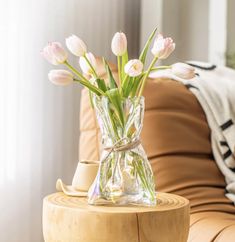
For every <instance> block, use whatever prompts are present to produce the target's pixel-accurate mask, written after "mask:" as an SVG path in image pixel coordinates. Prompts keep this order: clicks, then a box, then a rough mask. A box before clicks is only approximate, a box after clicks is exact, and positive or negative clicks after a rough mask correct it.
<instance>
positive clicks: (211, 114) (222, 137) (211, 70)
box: [152, 62, 235, 203]
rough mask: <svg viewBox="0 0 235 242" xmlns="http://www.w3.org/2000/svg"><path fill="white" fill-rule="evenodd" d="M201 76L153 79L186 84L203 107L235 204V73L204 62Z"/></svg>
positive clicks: (166, 72) (199, 66)
mask: <svg viewBox="0 0 235 242" xmlns="http://www.w3.org/2000/svg"><path fill="white" fill-rule="evenodd" d="M189 63H190V64H191V65H194V66H197V67H196V72H197V73H198V76H196V77H195V78H193V79H191V80H184V79H181V78H178V77H177V76H175V75H173V74H172V72H171V71H170V70H164V71H159V72H156V73H153V74H152V77H155V78H156V77H165V78H171V79H173V80H176V81H180V82H182V83H183V84H184V85H185V86H187V87H188V88H189V90H190V91H191V92H192V93H193V94H194V95H195V96H196V98H197V100H198V101H199V103H200V104H201V106H202V108H203V110H204V112H205V114H206V117H207V121H208V125H209V127H210V129H211V145H212V151H213V155H214V158H215V160H216V163H217V165H218V167H219V169H220V170H221V172H222V173H223V174H224V176H225V180H226V183H227V186H226V196H227V197H228V198H229V199H231V200H232V201H233V202H234V203H235V71H234V70H232V69H230V68H227V67H222V66H218V67H216V66H213V65H211V64H208V63H202V62H189Z"/></svg>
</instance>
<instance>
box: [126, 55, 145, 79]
mask: <svg viewBox="0 0 235 242" xmlns="http://www.w3.org/2000/svg"><path fill="white" fill-rule="evenodd" d="M142 70H143V63H142V62H141V61H140V60H137V59H134V60H129V61H128V62H127V63H126V65H125V67H124V71H125V73H126V74H127V75H129V76H131V77H135V76H139V75H140V74H141V73H142Z"/></svg>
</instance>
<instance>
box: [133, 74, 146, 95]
mask: <svg viewBox="0 0 235 242" xmlns="http://www.w3.org/2000/svg"><path fill="white" fill-rule="evenodd" d="M142 77H143V74H142V75H140V76H138V77H137V78H135V80H134V83H133V86H132V89H131V91H130V94H131V97H134V96H136V92H137V91H138V88H139V86H140V83H141V79H142Z"/></svg>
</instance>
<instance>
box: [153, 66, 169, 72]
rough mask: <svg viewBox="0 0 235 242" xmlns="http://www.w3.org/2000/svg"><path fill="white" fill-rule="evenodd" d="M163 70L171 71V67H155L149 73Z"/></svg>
mask: <svg viewBox="0 0 235 242" xmlns="http://www.w3.org/2000/svg"><path fill="white" fill-rule="evenodd" d="M165 69H171V66H157V67H153V68H152V69H151V71H157V70H165Z"/></svg>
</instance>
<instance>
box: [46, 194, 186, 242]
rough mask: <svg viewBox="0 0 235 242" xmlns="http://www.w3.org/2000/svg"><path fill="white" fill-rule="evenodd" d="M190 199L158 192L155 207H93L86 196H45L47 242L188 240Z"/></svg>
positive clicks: (181, 241)
mask: <svg viewBox="0 0 235 242" xmlns="http://www.w3.org/2000/svg"><path fill="white" fill-rule="evenodd" d="M188 231H189V201H188V200H187V199H185V198H183V197H180V196H177V195H173V194H168V193H157V205H156V206H155V207H139V206H122V207H116V206H92V205H88V203H87V198H85V197H69V196H66V195H64V194H63V193H54V194H51V195H49V196H47V197H45V198H44V202H43V235H44V239H45V242H186V241H187V237H188Z"/></svg>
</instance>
